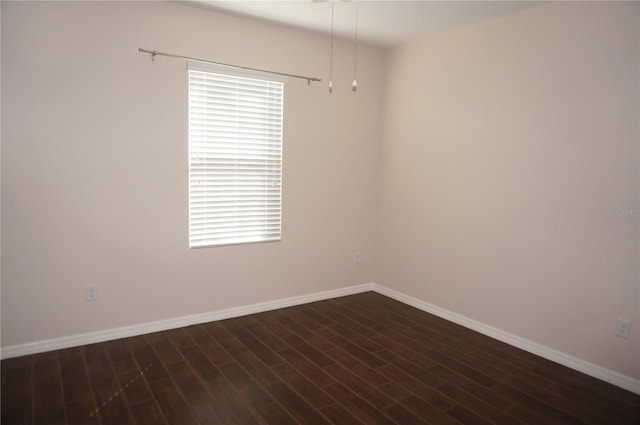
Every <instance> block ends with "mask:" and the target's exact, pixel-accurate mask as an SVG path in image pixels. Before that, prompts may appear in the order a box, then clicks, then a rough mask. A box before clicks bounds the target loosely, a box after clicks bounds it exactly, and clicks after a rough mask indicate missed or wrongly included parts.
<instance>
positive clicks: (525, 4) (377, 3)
mask: <svg viewBox="0 0 640 425" xmlns="http://www.w3.org/2000/svg"><path fill="white" fill-rule="evenodd" d="M186 3H191V4H194V5H197V6H203V7H207V8H212V9H215V10H218V11H224V12H229V13H234V14H238V15H243V16H249V17H252V18H257V19H260V20H264V21H269V22H275V23H277V24H280V25H286V26H290V27H294V28H298V29H303V30H306V31H312V32H316V33H322V34H330V32H331V0H288V1H275V0H247V1H245V0H235V1H229V0H226V1H220V0H193V1H187V2H186ZM357 3H358V6H357V7H358V8H359V12H358V38H359V40H360V41H361V42H362V43H364V44H368V45H371V46H375V47H382V48H386V47H392V46H396V45H398V44H402V43H404V42H407V41H409V40H412V39H415V38H418V37H422V36H427V35H431V34H435V33H438V32H442V31H447V30H450V29H453V28H457V27H461V26H465V25H469V24H473V23H477V22H481V21H485V20H489V19H493V18H496V17H499V16H503V15H508V14H510V13H514V12H517V11H520V10H523V9H527V8H530V7H533V6H536V5H539V4H541V3H542V2H540V1H515V0H514V1H482V0H476V1H456V0H446V1H424V0H413V1H406V0H358V2H357ZM355 17H356V1H355V0H352V1H344V0H335V2H334V31H335V34H336V36H337V37H339V38H343V39H347V40H352V39H353V38H354V32H355Z"/></svg>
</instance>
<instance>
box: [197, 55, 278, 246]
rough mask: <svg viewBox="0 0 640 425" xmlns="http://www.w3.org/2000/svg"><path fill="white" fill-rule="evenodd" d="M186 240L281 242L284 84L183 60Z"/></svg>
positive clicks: (203, 242)
mask: <svg viewBox="0 0 640 425" xmlns="http://www.w3.org/2000/svg"><path fill="white" fill-rule="evenodd" d="M188 73H189V246H190V247H192V248H195V247H203V246H212V245H224V244H237V243H249V242H266V241H276V240H280V227H281V217H282V199H281V198H282V192H281V178H282V122H283V115H282V109H283V92H284V82H283V81H282V80H281V79H280V80H278V78H279V77H275V78H271V76H270V75H268V77H264V76H263V75H260V76H259V77H256V76H255V74H252V75H247V74H246V73H245V72H243V71H240V72H239V73H236V71H235V70H231V71H229V70H227V69H224V71H222V70H221V68H218V67H212V66H209V65H206V64H201V63H197V62H189V66H188Z"/></svg>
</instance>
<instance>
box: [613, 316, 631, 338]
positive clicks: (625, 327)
mask: <svg viewBox="0 0 640 425" xmlns="http://www.w3.org/2000/svg"><path fill="white" fill-rule="evenodd" d="M630 327H631V321H629V320H627V319H618V326H617V328H616V335H617V336H619V337H622V338H629V328H630Z"/></svg>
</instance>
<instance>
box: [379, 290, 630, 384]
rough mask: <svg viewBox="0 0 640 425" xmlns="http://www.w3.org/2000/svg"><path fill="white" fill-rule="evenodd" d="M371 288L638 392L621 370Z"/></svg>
mask: <svg viewBox="0 0 640 425" xmlns="http://www.w3.org/2000/svg"><path fill="white" fill-rule="evenodd" d="M373 290H374V291H375V292H377V293H379V294H381V295H385V296H387V297H389V298H393V299H394V300H397V301H400V302H402V303H404V304H408V305H410V306H413V307H416V308H417V309H420V310H422V311H426V312H427V313H431V314H433V315H434V316H438V317H441V318H443V319H446V320H448V321H450V322H453V323H457V324H458V325H461V326H464V327H465V328H469V329H473V330H474V331H476V332H479V333H481V334H483V335H487V336H490V337H491V338H495V339H497V340H498V341H502V342H504V343H507V344H509V345H512V346H514V347H518V348H520V349H522V350H525V351H528V352H529V353H533V354H535V355H537V356H540V357H542V358H545V359H547V360H551V361H552V362H555V363H558V364H561V365H563V366H567V367H569V368H571V369H574V370H577V371H579V372H582V373H584V374H586V375H589V376H593V377H594V378H598V379H600V380H602V381H605V382H608V383H610V384H613V385H616V386H618V387H621V388H624V389H625V390H629V391H631V392H633V393H636V394H640V380H638V379H634V378H631V377H629V376H626V375H623V374H621V373H618V372H614V371H612V370H610V369H606V368H604V367H602V366H598V365H595V364H593V363H589V362H587V361H585V360H582V359H579V358H576V357H573V356H570V355H568V354H565V353H562V352H560V351H557V350H554V349H552V348H549V347H546V346H544V345H541V344H538V343H535V342H533V341H529V340H527V339H524V338H521V337H519V336H517V335H513V334H510V333H508V332H505V331H503V330H500V329H498V328H494V327H493V326H489V325H487V324H484V323H482V322H478V321H476V320H473V319H470V318H468V317H465V316H462V315H460V314H457V313H454V312H452V311H449V310H445V309H444V308H440V307H438V306H435V305H433V304H429V303H427V302H425V301H422V300H420V299H418V298H414V297H411V296H409V295H406V294H403V293H401V292H398V291H394V290H393V289H389V288H386V287H384V286H381V285H377V284H374V285H373Z"/></svg>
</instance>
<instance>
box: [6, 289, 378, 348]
mask: <svg viewBox="0 0 640 425" xmlns="http://www.w3.org/2000/svg"><path fill="white" fill-rule="evenodd" d="M371 290H373V284H372V283H365V284H362V285H355V286H348V287H345V288H339V289H331V290H329V291H323V292H316V293H313V294H308V295H301V296H297V297H290V298H284V299H280V300H274V301H266V302H262V303H257V304H250V305H246V306H240V307H233V308H226V309H223V310H217V311H212V312H208V313H202V314H193V315H189V316H183V317H176V318H173V319H166V320H159V321H156V322H149V323H142V324H138V325H132V326H125V327H121V328H114V329H107V330H104V331H97V332H90V333H85V334H80V335H71V336H66V337H62V338H54V339H49V340H45V341H37V342H32V343H28V344H20V345H12V346H8V347H2V351H1V352H0V358H2V359H8V358H12V357H20V356H26V355H30V354H37V353H44V352H46V351H53V350H61V349H64V348H70V347H77V346H80V345H87V344H94V343H97V342H105V341H111V340H114V339H119V338H127V337H130V336H137V335H144V334H148V333H152V332H160V331H166V330H169V329H176V328H182V327H184V326H191V325H196V324H200V323H207V322H213V321H216V320H224V319H230V318H232V317H240V316H246V315H248V314H254V313H261V312H264V311H269V310H276V309H278V308H285V307H292V306H295V305H301V304H307V303H311V302H315V301H322V300H326V299H329V298H337V297H343V296H345V295H352V294H359V293H361V292H367V291H371Z"/></svg>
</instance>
